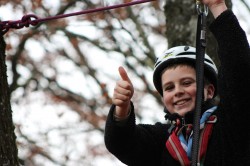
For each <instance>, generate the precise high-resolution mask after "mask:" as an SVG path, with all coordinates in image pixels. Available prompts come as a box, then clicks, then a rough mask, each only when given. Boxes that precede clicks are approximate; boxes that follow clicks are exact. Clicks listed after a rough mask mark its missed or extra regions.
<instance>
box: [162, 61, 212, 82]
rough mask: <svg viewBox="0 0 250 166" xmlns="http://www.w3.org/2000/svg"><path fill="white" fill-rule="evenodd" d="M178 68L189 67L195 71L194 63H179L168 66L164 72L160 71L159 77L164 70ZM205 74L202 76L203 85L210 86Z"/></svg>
mask: <svg viewBox="0 0 250 166" xmlns="http://www.w3.org/2000/svg"><path fill="white" fill-rule="evenodd" d="M180 66H188V67H191V68H193V69H194V70H196V69H195V64H194V63H188V62H179V63H172V64H170V65H168V66H167V67H166V68H165V69H164V70H162V72H161V74H160V75H161V76H162V74H163V73H164V72H165V71H166V70H169V69H176V68H177V67H180ZM206 74H207V73H205V74H204V85H209V84H212V82H211V81H210V80H209V78H208V77H207V76H206Z"/></svg>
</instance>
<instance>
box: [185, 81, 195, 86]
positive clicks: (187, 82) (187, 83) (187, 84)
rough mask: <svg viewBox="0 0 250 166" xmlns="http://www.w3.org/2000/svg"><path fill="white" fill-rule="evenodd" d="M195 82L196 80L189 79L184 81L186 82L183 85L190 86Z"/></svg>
mask: <svg viewBox="0 0 250 166" xmlns="http://www.w3.org/2000/svg"><path fill="white" fill-rule="evenodd" d="M193 82H194V81H191V80H187V81H184V82H183V85H184V86H189V85H191V84H192V83H193Z"/></svg>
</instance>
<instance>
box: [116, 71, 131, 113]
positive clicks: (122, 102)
mask: <svg viewBox="0 0 250 166" xmlns="http://www.w3.org/2000/svg"><path fill="white" fill-rule="evenodd" d="M118 70H119V74H120V77H121V79H120V80H119V81H117V82H116V86H115V88H114V94H113V98H112V101H113V104H114V105H116V110H115V116H117V117H119V118H126V117H127V115H128V113H129V110H130V99H131V98H132V96H133V94H134V87H133V84H132V82H131V80H130V78H129V77H128V74H127V72H126V70H125V69H124V68H123V67H119V69H118Z"/></svg>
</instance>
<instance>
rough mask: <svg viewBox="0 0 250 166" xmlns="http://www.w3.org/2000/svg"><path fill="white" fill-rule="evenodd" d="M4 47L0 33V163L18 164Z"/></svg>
mask: <svg viewBox="0 0 250 166" xmlns="http://www.w3.org/2000/svg"><path fill="white" fill-rule="evenodd" d="M5 48H6V44H5V42H4V38H3V36H2V35H0V114H1V115H0V146H1V148H0V165H1V166H18V165H19V163H18V155H17V154H18V152H17V151H18V150H17V146H16V135H15V133H14V129H15V128H14V125H13V121H12V110H11V104H10V93H9V87H8V82H7V74H6V71H7V69H6V64H5Z"/></svg>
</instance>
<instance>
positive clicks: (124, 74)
mask: <svg viewBox="0 0 250 166" xmlns="http://www.w3.org/2000/svg"><path fill="white" fill-rule="evenodd" d="M118 70H119V74H120V76H121V78H122V80H123V81H128V82H129V83H130V84H132V82H131V80H130V78H129V77H128V74H127V72H126V70H125V69H124V68H123V67H122V66H120V67H119V69H118Z"/></svg>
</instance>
